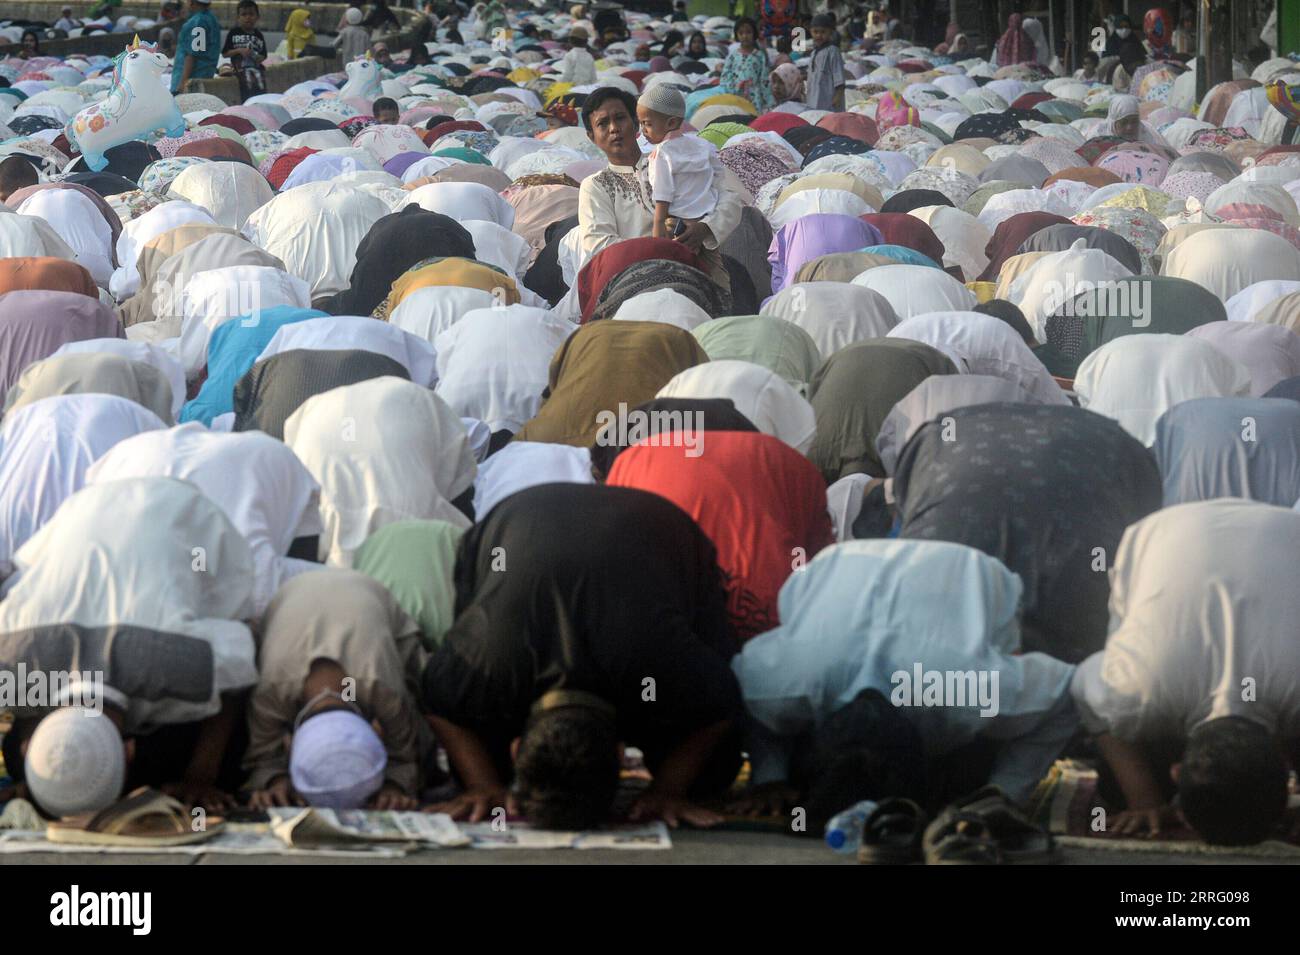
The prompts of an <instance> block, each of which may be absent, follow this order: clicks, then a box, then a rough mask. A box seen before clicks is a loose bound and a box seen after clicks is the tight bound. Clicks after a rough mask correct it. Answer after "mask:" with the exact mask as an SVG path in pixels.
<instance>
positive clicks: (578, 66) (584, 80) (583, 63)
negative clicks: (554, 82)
mask: <svg viewBox="0 0 1300 955" xmlns="http://www.w3.org/2000/svg"><path fill="white" fill-rule="evenodd" d="M560 82H561V83H572V84H573V85H574V86H584V85H588V84H590V83H594V82H596V61H595V60H594V59H593V58H592V55H591V53H590V52H589V51H588V50H587V31H586V30H585V29H583V28H582V27H574V28H573V30H572V31H571V32H570V33H569V52H568V53H566V54H564V59H562V60H561V61H560Z"/></svg>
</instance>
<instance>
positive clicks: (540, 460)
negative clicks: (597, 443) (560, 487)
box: [474, 441, 596, 522]
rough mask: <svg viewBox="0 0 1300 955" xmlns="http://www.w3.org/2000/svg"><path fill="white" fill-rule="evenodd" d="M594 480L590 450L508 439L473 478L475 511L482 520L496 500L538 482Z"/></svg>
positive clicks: (557, 482)
mask: <svg viewBox="0 0 1300 955" xmlns="http://www.w3.org/2000/svg"><path fill="white" fill-rule="evenodd" d="M594 483H596V479H595V478H594V477H593V476H592V474H591V451H590V449H588V448H575V447H571V446H570V445H567V444H546V443H543V442H540V441H511V442H510V443H509V444H507V445H506V446H505V447H504V448H502V449H501V450H500V451H498V452H497V453H496V454H494V455H492V456H491V457H490V458H488V459H487V460H486V461H485V462H483V466H482V467H481V468H479V472H478V477H477V478H476V479H475V481H474V513H475V514H476V515H478V519H479V521H480V522H481V521H482V520H483V518H485V517H486V516H487V515H488V513H489V512H490V511H491V510H492V508H493V507H495V506H496V505H497V503H498V502H499V501H502V500H504V499H505V498H507V497H509V496H510V495H511V494H514V493H515V492H517V491H522V490H524V489H525V488H530V487H536V486H537V485H539V484H594Z"/></svg>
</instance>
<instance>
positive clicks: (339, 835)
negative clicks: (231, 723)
mask: <svg viewBox="0 0 1300 955" xmlns="http://www.w3.org/2000/svg"><path fill="white" fill-rule="evenodd" d="M269 812H270V816H271V831H272V832H273V833H275V835H276V837H277V838H278V839H280V841H282V842H283V843H284V844H285V845H287V846H292V847H294V848H296V849H311V848H315V847H317V846H339V845H349V844H356V843H359V842H406V843H411V842H414V843H419V844H421V845H424V846H436V847H439V848H453V847H456V846H467V845H469V844H470V838H469V836H467V835H465V834H464V833H463V832H461V831H460V827H459V826H457V825H456V823H454V822H452V820H451V816H448V815H447V814H446V813H441V812H436V813H430V812H391V811H368V810H361V809H346V810H344V809H339V810H335V809H314V808H312V809H281V808H276V809H271V810H270V811H269Z"/></svg>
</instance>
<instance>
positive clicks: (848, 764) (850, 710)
mask: <svg viewBox="0 0 1300 955" xmlns="http://www.w3.org/2000/svg"><path fill="white" fill-rule="evenodd" d="M811 744H812V745H811V746H810V747H808V749H807V750H806V751H805V752H804V753H802V754H801V755H799V756H798V757H796V759H795V763H794V767H793V769H794V774H795V776H797V777H798V779H797V780H795V779H792V780H791V781H792V782H797V783H798V784H799V788H800V789H801V790H802V791H803V793H804V797H805V803H806V808H807V810H808V823H809V825H808V829H809V831H812V832H821V830H822V828H823V827H824V826H825V824H826V821H827V820H828V819H830V817H831V816H833V815H835V813H837V812H839V811H840V810H841V809H843V808H844V807H845V806H852V805H853V804H854V803H857V802H860V801H861V800H863V799H881V798H883V797H885V796H902V797H906V798H910V799H921V798H922V796H923V795H924V792H925V759H924V755H923V750H922V746H921V737H920V734H919V733H918V732H917V730H916V727H915V726H913V725H912V724H911V722H909V721H908V719H907V718H906V717H905V716H903V714H902V712H901V711H900V710H899V709H898V708H897V707H895V706H893V704H891V703H890V702H889V700H888V699H886V698H885V696H884V695H883V694H881V693H880V692H879V691H877V690H863V691H862V692H861V693H859V694H858V695H857V696H856V697H854V698H853V700H852V701H851V702H850V703H848V704H847V705H845V706H843V707H841V708H840V709H838V710H836V711H835V712H834V713H832V714H831V716H830V718H829V719H828V720H826V722H825V724H824V725H823V726H822V727H821V728H820V729H819V730H818V731H817V732H816V733H814V734H813V737H812V740H811Z"/></svg>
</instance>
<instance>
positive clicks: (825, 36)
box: [812, 13, 835, 46]
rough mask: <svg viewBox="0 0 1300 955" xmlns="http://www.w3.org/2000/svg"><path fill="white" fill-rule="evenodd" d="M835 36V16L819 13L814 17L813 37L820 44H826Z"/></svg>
mask: <svg viewBox="0 0 1300 955" xmlns="http://www.w3.org/2000/svg"><path fill="white" fill-rule="evenodd" d="M834 36H835V17H834V16H832V15H831V14H829V13H819V14H817V16H815V17H813V18H812V38H813V42H814V43H816V44H817V45H818V46H826V44H828V43H830V42H831V40H832V38H833V37H834Z"/></svg>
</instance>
